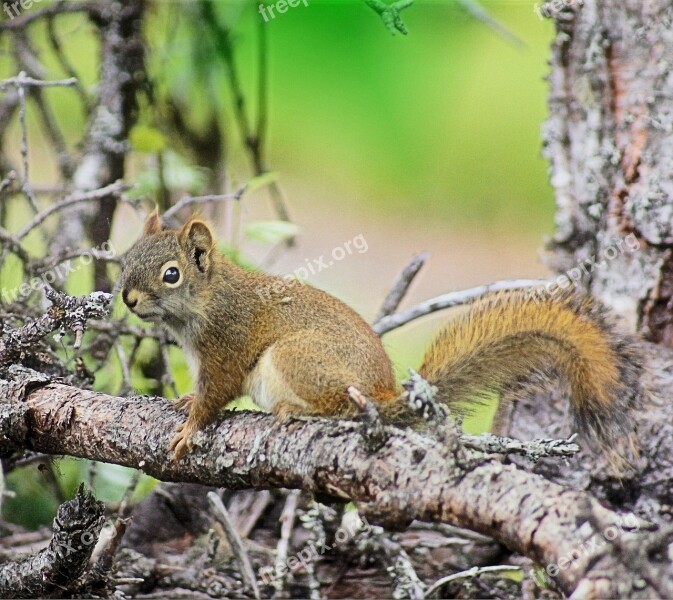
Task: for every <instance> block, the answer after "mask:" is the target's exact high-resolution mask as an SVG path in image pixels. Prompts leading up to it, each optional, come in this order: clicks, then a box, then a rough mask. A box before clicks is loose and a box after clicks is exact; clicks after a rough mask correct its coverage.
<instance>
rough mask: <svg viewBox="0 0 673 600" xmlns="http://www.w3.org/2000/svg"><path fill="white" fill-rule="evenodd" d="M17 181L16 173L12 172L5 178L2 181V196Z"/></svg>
mask: <svg viewBox="0 0 673 600" xmlns="http://www.w3.org/2000/svg"><path fill="white" fill-rule="evenodd" d="M15 180H16V171H10V172H9V173H7V175H6V176H5V178H4V179H3V180H2V181H0V194H2V193H3V192H4V191H5V190H6V189H7V188H8V187H9V186H10V185H12V183H14V181H15Z"/></svg>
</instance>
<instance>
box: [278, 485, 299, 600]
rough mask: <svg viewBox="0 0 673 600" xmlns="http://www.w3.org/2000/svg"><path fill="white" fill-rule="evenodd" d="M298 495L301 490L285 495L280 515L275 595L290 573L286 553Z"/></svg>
mask: <svg viewBox="0 0 673 600" xmlns="http://www.w3.org/2000/svg"><path fill="white" fill-rule="evenodd" d="M300 494H301V490H292V491H291V492H290V493H289V494H288V495H287V500H285V506H284V507H283V512H282V513H281V515H280V523H281V526H280V539H279V540H278V545H277V546H276V562H275V565H274V567H275V576H274V578H273V586H274V588H275V589H276V592H277V593H280V592H282V591H283V588H284V587H285V576H286V575H289V573H290V569H289V568H288V565H287V553H288V550H289V549H290V537H291V536H292V530H293V529H294V519H295V516H296V514H297V503H298V502H299V495H300Z"/></svg>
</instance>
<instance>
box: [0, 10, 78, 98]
mask: <svg viewBox="0 0 673 600" xmlns="http://www.w3.org/2000/svg"><path fill="white" fill-rule="evenodd" d="M7 23H8V21H5V22H4V23H0V30H2V25H6V24H7ZM75 85H77V79H75V78H74V77H71V78H70V79H61V80H58V81H43V80H42V79H34V78H32V77H27V76H26V74H25V72H23V71H21V73H19V76H18V77H10V78H8V79H3V80H2V81H0V90H4V89H5V88H8V87H10V86H14V87H16V88H23V87H72V86H75Z"/></svg>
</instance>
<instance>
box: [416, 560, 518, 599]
mask: <svg viewBox="0 0 673 600" xmlns="http://www.w3.org/2000/svg"><path fill="white" fill-rule="evenodd" d="M520 571H521V567H517V566H514V565H493V566H486V567H472V568H471V569H468V570H467V571H461V572H460V573H454V574H453V575H447V576H446V577H442V578H441V579H439V580H437V581H436V582H435V583H434V584H433V585H432V587H430V588H428V590H427V591H426V592H425V597H426V598H430V597H432V594H434V593H435V592H436V591H438V590H439V589H440V588H441V587H442V586H443V585H446V584H447V583H449V582H451V581H455V580H456V579H465V578H472V577H479V575H482V574H484V573H502V572H511V573H519V572H520Z"/></svg>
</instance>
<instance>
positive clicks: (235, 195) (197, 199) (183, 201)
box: [161, 184, 247, 221]
mask: <svg viewBox="0 0 673 600" xmlns="http://www.w3.org/2000/svg"><path fill="white" fill-rule="evenodd" d="M246 188H247V184H246V185H244V186H241V187H240V188H238V190H236V191H235V192H232V193H231V194H211V195H209V196H183V197H182V198H180V200H179V201H178V202H176V203H175V204H174V205H173V206H171V207H170V208H169V209H168V210H167V211H166V212H164V214H163V215H162V216H161V219H162V220H163V221H168V220H169V219H171V218H172V217H173V215H175V214H176V213H177V212H178V211H180V210H182V209H183V208H184V207H185V206H189V205H190V204H205V203H208V202H222V201H223V200H240V199H241V198H242V197H243V194H244V193H245V190H246Z"/></svg>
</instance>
